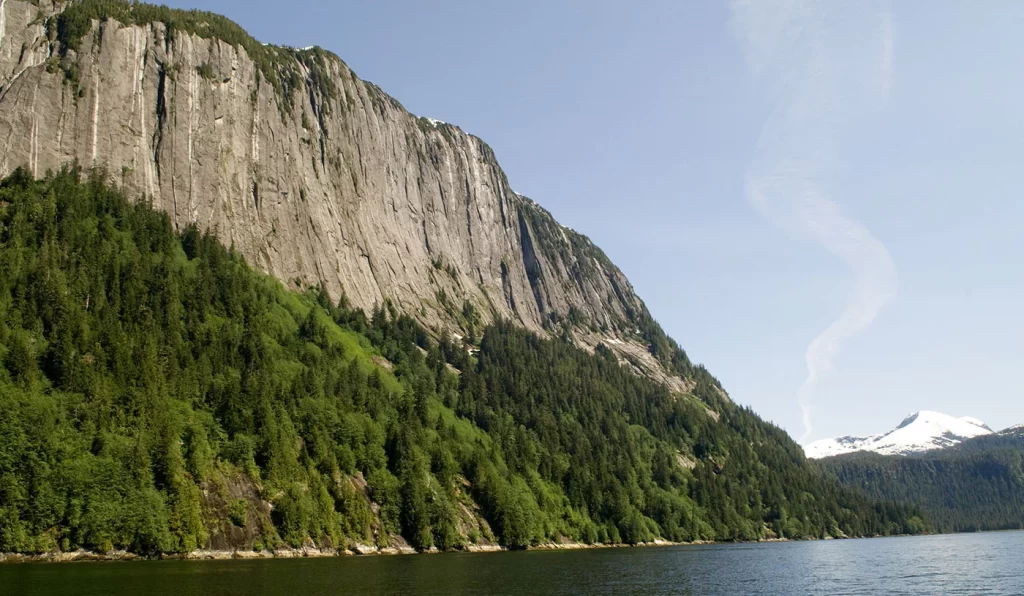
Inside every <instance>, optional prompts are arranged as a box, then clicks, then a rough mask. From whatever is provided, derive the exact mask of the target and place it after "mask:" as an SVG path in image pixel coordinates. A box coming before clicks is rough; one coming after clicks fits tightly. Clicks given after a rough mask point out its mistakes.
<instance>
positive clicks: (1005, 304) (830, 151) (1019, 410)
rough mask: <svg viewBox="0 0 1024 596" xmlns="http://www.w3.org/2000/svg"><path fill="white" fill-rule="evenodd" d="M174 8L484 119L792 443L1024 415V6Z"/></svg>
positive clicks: (481, 132)
mask: <svg viewBox="0 0 1024 596" xmlns="http://www.w3.org/2000/svg"><path fill="white" fill-rule="evenodd" d="M170 4H171V5H173V6H178V7H187V8H201V9H205V10H211V11H214V12H218V13H222V14H225V15H227V16H229V17H231V18H232V19H234V20H236V21H237V22H239V23H240V24H241V25H243V26H244V27H245V28H246V29H248V30H249V31H250V33H252V34H253V35H254V36H255V37H257V38H258V39H260V40H261V41H265V42H270V43H278V44H287V45H293V46H306V45H312V44H317V45H320V46H323V47H324V48H327V49H329V50H332V51H334V52H336V53H337V54H339V55H340V56H341V57H342V58H343V59H345V60H346V62H347V63H348V64H349V65H350V66H351V67H352V68H353V69H354V70H355V71H356V73H357V74H359V75H360V76H361V77H362V78H365V79H367V80H371V81H373V82H375V83H377V84H378V85H380V86H381V87H382V88H383V89H384V90H386V91H387V92H388V93H390V94H391V95H393V96H394V97H396V98H397V99H398V100H399V101H401V102H402V104H403V105H404V106H405V107H406V108H407V109H409V110H410V111H412V112H414V113H416V114H419V115H424V116H430V117H434V118H439V119H442V120H445V121H448V122H452V123H454V124H458V125H459V126H460V127H461V128H462V129H463V130H466V131H467V132H471V133H473V134H476V135H478V136H480V137H482V138H483V139H485V140H486V141H487V142H488V144H490V145H491V146H492V147H493V148H494V150H495V152H496V153H497V155H498V159H499V160H500V162H501V164H502V166H503V167H504V169H505V170H506V172H507V173H508V177H509V180H510V182H511V183H512V185H513V187H514V188H515V189H516V190H517V191H518V192H520V193H523V194H526V195H528V196H530V197H532V198H534V199H535V200H537V201H538V202H540V203H541V204H542V205H544V206H546V207H547V208H549V209H550V210H551V211H552V212H553V213H554V214H555V216H556V217H558V219H559V220H560V221H561V222H562V223H564V224H565V225H568V226H571V227H573V228H575V229H577V230H579V231H581V232H583V233H586V234H587V235H589V236H590V237H591V238H592V239H593V240H594V241H595V242H596V243H597V244H599V245H600V246H601V247H602V248H603V249H604V250H605V252H607V253H608V255H609V256H610V257H611V258H612V260H613V261H615V262H616V263H617V264H618V265H619V266H620V267H621V268H622V269H623V270H624V271H625V272H626V274H627V275H628V276H629V278H630V279H631V280H632V282H633V283H634V285H635V287H636V289H637V291H638V292H639V293H640V295H641V296H642V297H643V298H644V299H645V301H646V302H647V304H648V306H649V307H650V309H651V311H652V312H653V313H654V315H655V317H656V318H657V319H658V320H659V321H660V322H661V323H662V325H663V326H664V327H665V328H666V330H667V331H668V332H669V333H670V334H671V335H672V336H673V337H675V338H676V339H677V340H678V341H679V342H680V343H681V344H682V345H683V346H684V347H685V348H686V349H687V351H688V353H689V354H690V356H691V358H693V359H694V360H696V361H700V362H703V363H705V364H706V365H707V366H708V368H709V369H710V370H711V371H712V372H713V373H714V374H715V375H716V376H718V378H719V379H721V381H722V382H723V384H724V385H725V386H726V388H727V390H729V392H730V393H731V394H732V396H733V398H734V399H735V400H736V401H738V402H740V403H743V404H746V405H750V406H752V407H753V408H754V409H755V410H756V411H757V412H759V413H760V414H761V415H762V416H764V417H765V418H767V419H770V420H772V421H775V422H777V423H778V424H780V425H781V426H783V427H784V428H785V429H786V430H788V431H789V432H790V433H791V434H793V435H794V436H795V437H797V438H801V437H803V438H806V439H807V440H812V439H816V438H821V437H826V436H835V435H841V434H860V433H871V432H878V431H882V430H885V429H886V428H888V427H890V426H892V425H894V424H896V423H897V422H899V421H900V420H901V419H902V417H903V416H904V415H906V414H908V413H910V412H912V411H915V410H919V409H934V410H939V411H943V412H946V413H949V414H954V415H970V416H974V417H977V418H981V419H982V420H985V421H986V422H988V423H989V425H990V426H992V427H993V428H997V429H998V428H1002V427H1005V426H1009V425H1011V424H1016V423H1020V422H1024V390H1022V389H1021V386H1022V384H1021V379H1020V376H1021V375H1020V371H1022V370H1024V366H1022V365H1024V313H1022V312H1021V306H1022V304H1024V234H1022V230H1024V200H1022V196H1021V195H1022V190H1024V183H1022V177H1021V176H1020V174H1019V172H1020V170H1021V166H1022V164H1024V142H1022V139H1024V109H1022V108H1021V106H1024V84H1022V83H1021V82H1020V81H1021V76H1020V73H1021V72H1024V41H1022V40H1021V38H1020V36H1019V32H1020V31H1021V30H1022V26H1024V3H1018V2H1014V1H1009V0H1007V1H1005V2H997V1H991V2H985V3H963V2H943V1H934V2H927V3H925V2H903V3H893V4H892V5H889V4H886V3H885V2H882V1H880V0H879V1H876V2H864V3H856V5H854V4H853V3H840V2H824V3H815V2H810V1H804V0H795V1H791V2H785V3H783V2H778V3H774V2H760V0H754V1H753V2H750V3H744V2H737V3H728V2H712V1H699V2H688V3H681V2H676V1H669V0H646V1H637V2H632V3H629V5H628V7H627V6H626V5H625V4H623V3H620V2H614V3H613V2H605V1H588V2H583V1H575V0H574V1H569V0H566V1H535V0H521V1H519V2H515V3H511V2H491V1H469V0H450V1H445V0H440V1H438V2H433V3H425V2H419V1H413V0H385V1H379V2H327V1H325V0H319V1H316V0H293V1H292V2H290V3H286V4H282V3H280V2H271V1H269V0H247V1H244V2H243V1H241V0H186V1H181V0H175V1H173V2H171V3H170ZM765 6H769V8H765ZM794 164H795V165H794ZM837 321H839V322H838V323H837ZM837 325H838V326H837ZM827 329H831V330H832V331H831V332H829V333H826V334H825V336H822V334H823V333H825V332H826V330H827ZM819 337H824V339H822V340H819V341H818V342H817V344H814V342H815V340H816V338H819ZM812 345H816V346H817V347H816V348H810V351H811V355H810V359H809V358H808V352H809V347H811V346H812ZM809 360H810V361H813V362H812V368H814V369H816V370H817V372H816V374H815V378H814V380H813V381H812V382H810V383H808V375H809V370H808V368H809V366H808V364H809ZM798 396H800V397H802V398H803V401H804V404H805V405H806V406H808V413H809V417H810V422H811V426H810V429H809V432H808V429H807V427H806V425H805V421H804V419H803V410H802V409H801V405H800V403H799V400H798Z"/></svg>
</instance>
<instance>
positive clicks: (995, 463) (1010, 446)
mask: <svg viewBox="0 0 1024 596" xmlns="http://www.w3.org/2000/svg"><path fill="white" fill-rule="evenodd" d="M817 465H818V466H819V467H820V468H821V469H822V470H824V471H825V472H826V473H827V474H829V475H831V476H833V477H834V478H836V479H837V480H839V481H840V482H842V483H843V484H844V485H847V486H849V487H851V488H856V489H859V490H861V491H863V492H864V493H865V494H866V495H868V496H870V497H871V498H875V499H882V500H889V501H899V502H904V503H913V504H914V505H917V506H919V507H921V509H922V510H923V511H925V512H926V513H927V514H928V518H929V520H930V521H931V522H932V523H933V524H934V525H935V528H936V529H937V530H939V531H943V532H975V531H981V530H1008V529H1024V432H1022V431H1021V430H1019V429H1017V430H1015V429H1012V428H1011V429H1007V430H1005V431H1003V432H1000V433H998V434H988V435H985V436H980V437H976V438H973V439H967V440H965V441H963V442H962V443H960V444H958V445H954V446H951V447H948V448H946V449H940V450H934V451H928V452H926V453H921V454H916V455H910V456H906V457H904V456H892V455H891V456H882V455H878V454H875V453H851V454H847V455H842V456H839V457H830V458H826V459H822V460H819V461H818V462H817Z"/></svg>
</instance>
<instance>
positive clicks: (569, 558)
mask: <svg viewBox="0 0 1024 596" xmlns="http://www.w3.org/2000/svg"><path fill="white" fill-rule="evenodd" d="M1022 553H1024V532H1002V533H990V534H959V535H949V536H925V537H916V538H878V539H872V540H834V541H815V542H790V543H774V544H731V545H709V546H681V547H662V548H633V549H630V548H623V549H598V550H586V551H554V552H512V553H489V554H463V553H452V554H442V555H416V556H396V557H364V558H358V557H356V558H335V559H297V560H296V559H291V560H288V559H286V560H259V561H152V562H128V563H69V564H13V565H0V594H3V595H7V594H27V595H29V594H87V595H92V594H95V595H101V594H102V595H107V594H109V595H112V596H120V595H128V594H132V595H134V594H152V595H154V596H196V595H200V594H288V595H289V596H318V595H326V594H483V595H486V594H522V595H526V594H529V595H534V594H588V595H589V594H822V595H829V596H833V595H840V594H880V593H886V594H1024V565H1022V564H1021V563H1022V561H1021V554H1022Z"/></svg>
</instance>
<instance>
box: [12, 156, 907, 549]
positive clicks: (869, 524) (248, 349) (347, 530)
mask: <svg viewBox="0 0 1024 596" xmlns="http://www.w3.org/2000/svg"><path fill="white" fill-rule="evenodd" d="M80 177H81V172H79V171H77V170H64V171H62V172H60V173H59V174H56V175H53V176H50V177H48V178H47V179H45V180H33V179H32V178H31V177H30V176H29V175H28V174H27V173H26V172H25V171H24V170H18V171H16V172H15V173H14V174H12V175H11V176H10V177H8V178H7V179H6V180H4V181H3V183H2V185H0V552H2V551H17V552H40V551H55V550H63V551H67V550H71V549H77V548H88V549H96V550H101V551H102V550H109V549H115V548H118V549H121V548H123V549H129V550H131V551H134V552H139V553H147V554H154V553H164V552H184V551H191V550H193V549H196V548H202V547H215V548H241V549H250V548H255V549H261V548H270V549H273V548H279V547H282V546H286V545H290V546H301V545H309V544H315V545H318V546H320V547H323V548H338V549H340V548H345V547H350V546H353V545H355V544H357V543H360V544H376V545H381V546H383V545H387V544H393V543H399V542H403V541H407V542H408V543H409V544H411V545H412V546H413V547H415V548H418V549H426V548H429V547H432V546H433V547H438V548H441V549H451V548H459V547H461V546H465V545H467V544H470V543H485V542H489V541H492V540H493V541H497V542H499V543H501V544H503V545H507V546H510V547H523V546H529V545H533V544H538V543H543V542H550V541H562V540H576V541H582V542H620V541H622V542H629V543H636V542H641V541H646V540H651V539H654V538H656V537H661V538H665V539H670V540H679V541H684V540H697V539H702V540H708V539H714V540H731V539H744V540H754V539H760V538H766V537H773V536H785V537H792V538H801V537H824V536H829V535H831V536H841V535H874V534H890V533H908V532H919V531H923V530H925V529H926V526H925V524H924V522H922V520H921V519H920V517H918V516H917V515H915V511H913V510H912V509H910V508H907V507H903V506H897V505H881V504H875V503H873V502H871V501H869V500H868V499H866V498H864V497H862V496H860V495H859V494H857V493H856V492H855V491H851V490H847V489H844V488H842V487H840V485H839V484H838V483H837V482H835V481H834V480H833V479H830V478H826V477H825V476H823V475H822V474H821V473H820V471H819V470H818V469H817V468H815V467H813V466H811V465H810V464H808V463H807V462H806V461H805V459H804V457H803V455H802V452H801V450H800V447H799V446H798V445H796V444H795V443H794V442H793V441H792V440H790V439H789V437H788V436H787V435H786V434H785V433H784V432H783V431H781V430H780V429H778V428H777V427H775V426H773V425H770V424H767V423H765V422H763V421H762V420H760V419H759V418H758V417H757V416H756V415H754V414H753V413H752V412H750V411H748V410H746V409H743V408H740V407H738V406H735V405H734V404H732V403H730V402H729V401H727V400H725V399H723V398H722V397H721V396H720V394H719V393H718V390H717V388H716V382H715V381H714V379H713V378H711V376H710V375H709V374H707V372H706V371H704V370H703V369H699V368H698V369H696V370H697V374H696V376H695V379H694V380H695V381H696V387H695V389H694V390H693V392H692V394H686V395H683V394H679V393H669V391H668V390H667V389H666V388H665V387H664V386H663V385H661V384H657V383H655V382H653V381H651V380H648V379H645V378H643V377H641V376H638V375H636V374H634V373H633V372H631V371H630V370H629V369H628V368H626V367H623V366H621V365H620V364H619V363H618V362H617V361H616V358H615V356H614V355H613V354H612V352H611V351H609V350H607V349H606V348H604V347H599V348H598V349H597V352H596V354H589V353H586V352H584V351H581V350H580V349H578V348H576V347H574V346H572V345H571V344H570V343H568V342H567V341H563V340H557V339H541V338H540V337H538V336H536V335H533V334H532V333H530V332H529V331H526V330H523V329H520V328H516V327H513V326H511V325H507V324H501V323H499V324H496V325H493V326H490V327H488V328H486V329H484V330H483V332H482V334H480V338H476V337H471V338H467V340H466V341H463V340H461V339H460V340H459V341H457V342H456V341H452V340H450V339H448V338H431V337H429V336H428V334H427V333H426V332H425V330H424V329H423V328H421V327H420V326H419V325H418V324H416V323H415V322H414V321H413V320H412V319H410V318H409V317H407V316H405V315H404V314H403V313H401V312H398V311H397V310H396V309H395V308H394V307H393V306H391V305H387V304H385V305H381V306H380V307H378V308H376V309H375V310H374V311H373V312H372V313H371V314H370V315H369V316H367V315H365V314H364V313H363V312H362V311H360V310H356V309H352V308H349V305H348V303H347V300H346V299H345V297H344V296H338V297H334V298H332V297H330V296H328V295H327V293H326V292H325V291H323V290H322V289H317V288H311V289H309V290H308V291H306V292H305V293H303V294H296V293H292V292H289V291H287V290H286V289H285V288H284V287H283V286H282V285H281V284H280V282H278V281H276V280H274V279H272V278H270V277H268V276H266V275H264V274H261V273H258V272H256V271H255V270H253V269H251V268H250V267H249V266H247V265H246V263H245V262H244V261H243V259H242V258H241V257H240V256H239V255H238V254H237V253H236V252H235V251H233V250H232V249H229V248H226V247H224V246H223V245H222V244H220V242H219V241H218V240H217V238H216V237H214V236H213V235H210V234H208V233H200V232H199V231H198V230H197V229H196V228H194V227H192V228H188V229H185V230H184V231H183V232H182V233H180V234H178V233H175V232H174V230H173V228H172V226H171V223H170V220H169V218H168V216H167V215H166V214H165V213H163V212H159V211H155V210H153V209H151V208H150V207H149V206H148V205H147V204H145V203H144V202H143V203H138V204H135V203H132V202H130V201H127V200H126V199H125V198H124V197H123V196H122V195H121V194H119V192H117V191H116V190H114V189H112V188H110V187H108V186H107V185H106V184H105V183H104V181H103V180H104V176H103V174H102V173H94V174H93V175H91V176H90V177H88V179H87V180H86V181H85V182H80V181H79V179H80ZM462 313H463V316H464V317H465V319H466V322H467V323H472V321H473V319H474V317H473V309H472V307H471V306H470V305H468V304H467V305H464V308H463V309H462ZM469 326H471V325H469ZM438 339H439V341H438Z"/></svg>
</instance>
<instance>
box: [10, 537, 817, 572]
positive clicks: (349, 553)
mask: <svg viewBox="0 0 1024 596" xmlns="http://www.w3.org/2000/svg"><path fill="white" fill-rule="evenodd" d="M809 540H818V539H817V538H813V539H809ZM762 542H791V540H790V539H789V538H766V539H764V540H756V541H749V542H742V541H738V542H723V541H713V540H696V541H694V542H671V541H668V540H655V541H653V542H641V543H638V544H625V543H615V544H585V543H582V542H561V543H554V542H549V543H544V544H538V545H536V546H530V547H527V548H525V549H510V548H507V547H504V546H501V545H498V544H475V545H469V546H466V547H463V548H461V549H455V550H451V551H439V550H437V549H430V550H426V551H418V550H416V549H413V548H409V547H402V548H395V547H384V548H377V547H371V546H366V545H357V546H356V547H354V548H352V549H343V550H334V549H319V548H313V547H306V548H299V549H294V548H284V549H277V550H262V551H254V550H194V551H191V552H188V553H165V554H160V555H152V556H150V555H140V554H137V553H133V552H129V551H124V550H115V551H110V552H107V553H100V552H96V551H91V550H85V549H79V550H76V551H70V552H50V553H39V554H24V553H0V565H2V564H4V563H8V564H10V563H79V562H114V561H233V560H240V561H250V560H255V559H302V558H309V559H320V558H330V557H371V556H394V555H419V554H441V553H459V552H461V553H496V552H511V551H515V550H526V551H555V550H592V549H605V548H646V547H660V546H700V545H709V544H758V543H762Z"/></svg>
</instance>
